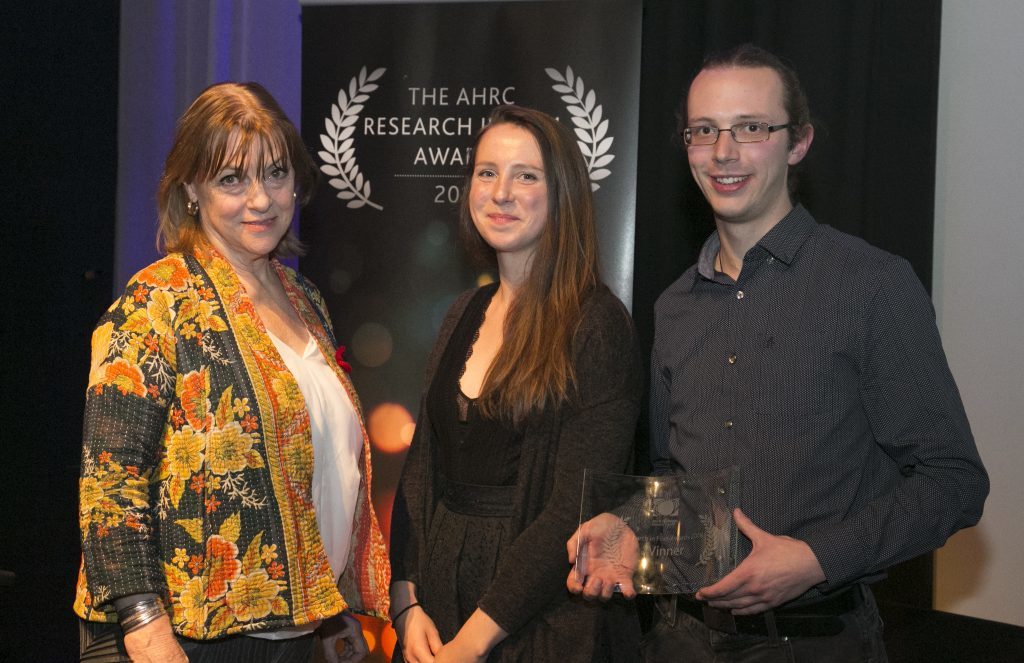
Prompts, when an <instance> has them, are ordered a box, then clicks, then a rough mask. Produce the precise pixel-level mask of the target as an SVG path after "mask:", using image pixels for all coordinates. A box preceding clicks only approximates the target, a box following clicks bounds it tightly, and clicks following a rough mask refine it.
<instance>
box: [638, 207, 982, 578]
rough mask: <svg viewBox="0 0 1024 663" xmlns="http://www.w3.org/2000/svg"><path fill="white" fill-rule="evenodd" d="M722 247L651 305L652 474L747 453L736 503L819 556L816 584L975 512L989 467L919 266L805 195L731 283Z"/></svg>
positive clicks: (902, 556) (897, 557) (883, 558)
mask: <svg viewBox="0 0 1024 663" xmlns="http://www.w3.org/2000/svg"><path fill="white" fill-rule="evenodd" d="M718 247H719V238H718V234H717V233H714V234H712V236H711V237H710V238H709V239H708V240H707V242H706V243H705V244H704V247H703V249H702V251H701V254H700V257H699V260H698V262H697V264H696V265H694V266H693V267H691V268H690V269H689V270H687V271H686V273H684V274H683V275H682V277H680V278H679V279H678V280H677V281H676V282H675V283H673V284H672V285H671V286H670V287H669V288H668V289H667V290H666V291H665V292H664V293H663V294H662V295H661V297H660V298H659V299H658V302H657V304H656V306H655V340H654V349H653V352H652V357H651V456H652V461H653V464H654V470H655V473H656V474H659V473H669V472H696V473H702V472H708V471H712V470H717V469H720V468H724V467H728V466H736V467H738V468H739V471H740V473H741V477H742V488H741V491H742V492H741V497H740V500H739V502H740V506H741V507H742V508H743V510H744V513H746V514H747V515H748V516H749V517H750V518H751V519H752V520H753V521H754V522H755V523H756V524H757V525H758V526H759V527H761V528H762V529H764V530H766V531H768V532H770V533H772V534H785V535H789V536H792V537H795V538H798V539H801V540H803V541H805V542H807V543H808V544H809V545H810V547H811V549H812V550H813V551H814V553H815V555H816V556H817V558H818V561H819V563H820V564H821V567H822V569H823V570H824V572H825V576H826V578H827V580H826V582H825V583H824V584H823V585H819V586H818V587H816V588H814V589H812V590H811V592H809V593H808V594H807V596H811V595H814V594H817V593H819V592H823V591H830V590H832V589H834V588H837V587H840V586H842V585H845V584H848V583H850V582H854V581H858V580H872V579H876V578H877V577H879V576H880V575H881V573H883V572H884V569H885V568H886V567H888V566H891V565H892V564H895V563H897V562H900V561H903V560H906V559H909V558H911V557H914V556H916V555H919V554H921V553H924V552H926V551H928V550H932V549H934V548H937V547H939V546H941V545H942V544H943V543H944V542H945V541H946V539H947V538H948V537H949V536H950V535H951V534H952V533H953V532H955V531H957V530H958V529H960V528H963V527H969V526H971V525H973V524H975V523H976V522H977V521H978V519H979V518H980V517H981V511H982V505H983V504H984V501H985V497H986V495H987V494H988V476H987V475H986V473H985V470H984V468H983V467H982V464H981V459H980V458H979V456H978V451H977V448H976V447H975V444H974V438H973V436H972V435H971V430H970V426H969V425H968V423H967V417H966V415H965V413H964V409H963V405H962V403H961V401H960V396H959V393H958V391H957V388H956V384H955V383H954V381H953V376H952V375H951V374H950V371H949V367H948V365H947V363H946V357H945V354H944V353H943V350H942V344H941V342H940V340H939V334H938V330H937V328H936V326H935V313H934V310H933V308H932V306H931V302H930V301H929V298H928V295H927V293H926V292H925V290H924V288H923V287H922V286H921V283H920V281H919V280H918V278H917V276H916V275H915V274H914V272H913V270H912V269H911V267H910V264H909V263H908V262H907V261H906V260H904V259H902V258H899V257H896V256H893V255H891V254H888V253H886V252H884V251H882V250H880V249H877V248H875V247H872V246H870V245H869V244H867V243H866V242H864V241H862V240H860V239H857V238H855V237H852V236H850V235H846V234H844V233H841V232H839V231H837V230H835V229H834V228H831V227H829V226H826V225H819V224H818V223H817V222H816V221H815V220H814V218H813V217H812V216H811V215H810V214H809V213H808V212H807V210H805V209H804V208H803V207H799V206H798V207H796V208H795V209H793V211H792V212H790V213H789V214H788V215H787V216H786V217H785V218H784V219H782V221H780V222H779V223H778V224H777V225H776V226H775V227H774V228H772V229H771V230H770V231H769V232H768V233H767V234H766V235H765V236H764V237H763V238H762V239H761V241H759V242H758V243H757V244H756V245H755V246H754V247H753V248H751V249H750V251H749V252H748V253H747V255H746V256H745V257H744V260H743V267H742V270H741V272H740V276H739V280H738V281H736V282H734V281H733V280H732V279H731V278H729V277H728V276H726V275H724V274H721V273H716V272H715V270H714V258H715V255H716V253H717V251H718ZM748 552H749V542H747V541H746V540H745V539H744V540H743V541H742V543H741V554H743V555H745V554H746V553H748Z"/></svg>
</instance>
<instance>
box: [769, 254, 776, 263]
mask: <svg viewBox="0 0 1024 663" xmlns="http://www.w3.org/2000/svg"><path fill="white" fill-rule="evenodd" d="M773 262H775V256H768V264H769V265H770V264H772V263H773Z"/></svg>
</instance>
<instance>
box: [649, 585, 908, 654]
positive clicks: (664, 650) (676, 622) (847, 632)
mask: <svg viewBox="0 0 1024 663" xmlns="http://www.w3.org/2000/svg"><path fill="white" fill-rule="evenodd" d="M856 591H860V592H862V600H861V601H860V603H859V605H858V606H857V607H856V608H855V609H853V610H851V611H850V612H847V613H845V614H843V615H840V617H839V618H840V619H841V620H842V622H843V630H842V632H840V633H839V634H837V635H829V636H814V637H786V636H782V635H778V634H776V635H774V636H771V635H769V636H761V635H742V634H739V635H734V634H729V633H724V632H722V631H716V630H714V629H711V628H709V627H708V626H706V625H705V624H704V623H703V622H701V621H700V620H698V619H695V618H694V617H691V616H690V615H688V614H685V613H683V612H679V611H677V610H676V604H675V598H674V597H665V598H663V599H659V600H658V602H657V603H656V605H657V612H656V614H655V619H656V622H655V625H654V627H653V628H651V630H650V631H648V632H647V633H646V634H645V635H644V639H643V654H644V661H646V662H647V663H671V662H674V661H679V662H680V663H691V662H692V663H805V662H806V663H820V662H823V661H827V662H828V663H847V662H849V663H886V661H888V658H887V657H886V655H885V646H884V645H883V644H882V619H881V617H879V615H878V606H877V605H876V604H875V599H874V596H873V595H872V594H871V590H870V589H868V588H867V587H866V586H861V587H859V588H857V590H856Z"/></svg>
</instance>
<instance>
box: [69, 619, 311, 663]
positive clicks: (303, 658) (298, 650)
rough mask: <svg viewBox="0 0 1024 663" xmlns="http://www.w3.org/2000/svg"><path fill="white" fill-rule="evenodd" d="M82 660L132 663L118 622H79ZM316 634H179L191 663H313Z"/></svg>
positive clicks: (179, 642) (103, 662) (180, 642)
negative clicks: (194, 637) (205, 637)
mask: <svg viewBox="0 0 1024 663" xmlns="http://www.w3.org/2000/svg"><path fill="white" fill-rule="evenodd" d="M78 624H79V656H80V659H79V660H80V661H82V662H83V663H84V662H88V663H130V661H131V659H129V658H128V654H127V653H126V652H125V650H124V636H123V635H122V634H121V627H120V625H118V624H97V623H93V622H85V621H82V620H79V621H78ZM313 637H314V636H313V635H312V634H310V635H304V636H301V637H298V638H288V639H286V640H264V639H262V638H250V637H248V636H244V635H232V636H228V637H226V638H223V639H221V640H211V641H208V642H207V641H200V640H189V639H188V638H182V637H181V636H178V644H180V645H181V648H182V649H183V650H185V655H186V656H188V660H189V662H190V663H237V662H239V661H246V662H248V661H252V662H253V663H309V661H312V660H313V645H314V642H313Z"/></svg>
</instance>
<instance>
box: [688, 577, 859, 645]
mask: <svg viewBox="0 0 1024 663" xmlns="http://www.w3.org/2000/svg"><path fill="white" fill-rule="evenodd" d="M862 600H863V599H862V595H861V590H860V585H850V586H848V587H846V588H845V589H841V590H839V591H838V592H837V593H835V594H832V595H830V596H827V597H825V598H822V599H820V600H817V601H813V602H809V603H803V604H799V605H793V606H787V607H785V608H776V609H775V610H768V611H767V612H763V613H760V614H757V615H734V614H732V613H731V612H729V610H728V609H721V608H712V607H711V606H709V605H708V604H706V603H702V602H700V601H695V600H693V599H692V598H689V597H686V596H680V597H678V599H677V600H676V604H677V605H678V607H679V610H681V611H682V612H685V613H686V614H688V615H690V616H691V617H693V618H694V619H696V620H697V621H700V622H702V623H703V624H704V625H705V626H707V627H708V628H711V629H714V630H716V631H722V632H724V633H731V634H734V635H736V634H742V635H760V636H764V637H771V636H773V635H774V636H776V637H785V638H802V637H803V638H806V637H821V636H828V635H838V634H839V633H840V632H842V630H843V627H844V624H843V620H842V619H841V617H842V615H845V614H846V613H848V612H851V611H853V610H854V609H856V608H857V607H858V606H859V605H860V604H861V601H862ZM773 622H774V631H775V633H774V634H773V633H772V630H773V629H772V623H773Z"/></svg>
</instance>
